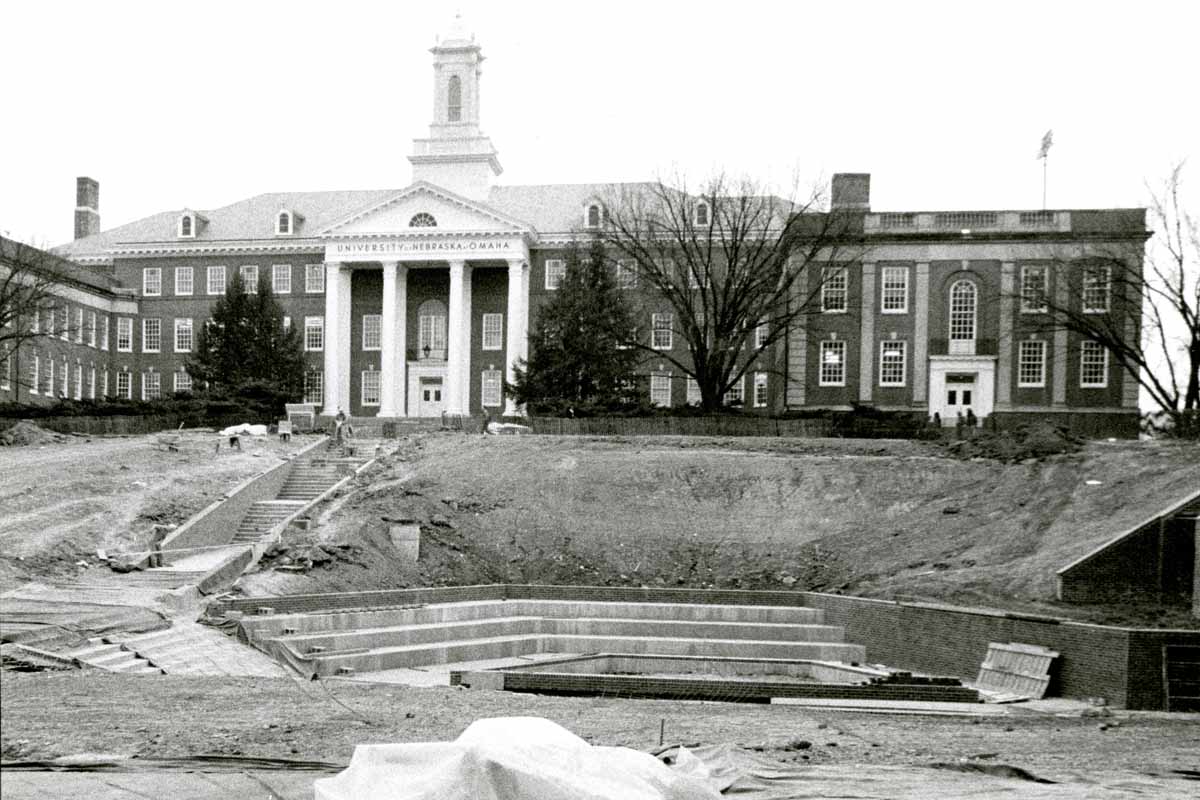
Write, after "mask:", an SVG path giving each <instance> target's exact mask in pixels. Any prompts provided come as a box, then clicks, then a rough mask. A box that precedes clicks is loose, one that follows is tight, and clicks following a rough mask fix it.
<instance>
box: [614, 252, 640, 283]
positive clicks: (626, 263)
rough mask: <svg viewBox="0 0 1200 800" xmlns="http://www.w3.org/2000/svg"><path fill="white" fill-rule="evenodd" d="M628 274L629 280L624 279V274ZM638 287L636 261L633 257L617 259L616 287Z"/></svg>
mask: <svg viewBox="0 0 1200 800" xmlns="http://www.w3.org/2000/svg"><path fill="white" fill-rule="evenodd" d="M625 275H629V276H630V279H629V280H624V276H625ZM637 287H638V268H637V262H636V261H634V260H633V259H629V258H626V259H621V260H619V261H617V288H618V289H620V290H623V291H628V290H631V289H636V288H637Z"/></svg>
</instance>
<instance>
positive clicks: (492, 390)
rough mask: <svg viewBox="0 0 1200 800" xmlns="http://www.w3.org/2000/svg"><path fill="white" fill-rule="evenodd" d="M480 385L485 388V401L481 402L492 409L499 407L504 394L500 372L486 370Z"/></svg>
mask: <svg viewBox="0 0 1200 800" xmlns="http://www.w3.org/2000/svg"><path fill="white" fill-rule="evenodd" d="M480 383H481V385H482V386H483V399H482V400H481V401H480V402H482V404H483V405H485V406H488V407H490V408H496V407H498V406H499V405H500V396H501V393H502V392H501V388H500V387H501V386H502V385H503V383H502V381H501V379H500V370H498V369H485V370H484V371H483V374H482V381H481V382H480Z"/></svg>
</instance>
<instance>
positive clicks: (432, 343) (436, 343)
mask: <svg viewBox="0 0 1200 800" xmlns="http://www.w3.org/2000/svg"><path fill="white" fill-rule="evenodd" d="M417 348H418V351H419V352H418V355H417V357H418V358H422V359H432V360H435V361H438V360H442V359H444V358H445V357H446V305H445V303H443V302H442V301H440V300H426V301H425V302H424V303H421V305H420V306H418V308H417Z"/></svg>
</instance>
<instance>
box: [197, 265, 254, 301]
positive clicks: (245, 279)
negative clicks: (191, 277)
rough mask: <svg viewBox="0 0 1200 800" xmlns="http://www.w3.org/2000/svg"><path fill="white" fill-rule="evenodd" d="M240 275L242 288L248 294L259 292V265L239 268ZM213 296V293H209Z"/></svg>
mask: <svg viewBox="0 0 1200 800" xmlns="http://www.w3.org/2000/svg"><path fill="white" fill-rule="evenodd" d="M238 274H239V275H241V276H242V287H243V288H244V289H245V290H246V291H247V292H253V291H257V289H258V265H257V264H246V265H245V266H242V267H238ZM209 294H212V292H209Z"/></svg>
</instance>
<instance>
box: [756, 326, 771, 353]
mask: <svg viewBox="0 0 1200 800" xmlns="http://www.w3.org/2000/svg"><path fill="white" fill-rule="evenodd" d="M770 336H771V326H770V325H768V324H767V323H765V322H762V323H759V324H758V325H755V326H754V349H755V350H761V349H763V348H764V347H766V346H767V339H768V338H770Z"/></svg>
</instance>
